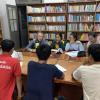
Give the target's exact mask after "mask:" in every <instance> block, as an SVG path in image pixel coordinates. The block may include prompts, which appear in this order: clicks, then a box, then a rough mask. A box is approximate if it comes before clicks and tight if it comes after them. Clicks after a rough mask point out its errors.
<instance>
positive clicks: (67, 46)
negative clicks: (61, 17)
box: [65, 43, 70, 51]
mask: <svg viewBox="0 0 100 100" xmlns="http://www.w3.org/2000/svg"><path fill="white" fill-rule="evenodd" d="M69 49H70V45H69V43H67V44H66V46H65V51H68V50H69Z"/></svg>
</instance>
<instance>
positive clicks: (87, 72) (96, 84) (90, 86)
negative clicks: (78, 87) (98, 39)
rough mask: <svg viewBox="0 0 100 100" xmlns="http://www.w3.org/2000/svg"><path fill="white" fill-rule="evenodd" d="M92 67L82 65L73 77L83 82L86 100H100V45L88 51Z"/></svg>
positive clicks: (94, 45)
mask: <svg viewBox="0 0 100 100" xmlns="http://www.w3.org/2000/svg"><path fill="white" fill-rule="evenodd" d="M88 55H89V62H90V65H82V66H80V67H79V68H78V69H76V70H75V71H74V72H73V77H74V78H75V79H76V80H78V81H80V82H82V86H83V92H84V100H100V44H92V45H90V47H89V49H88Z"/></svg>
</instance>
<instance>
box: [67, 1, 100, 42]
mask: <svg viewBox="0 0 100 100" xmlns="http://www.w3.org/2000/svg"><path fill="white" fill-rule="evenodd" d="M69 1H70V0H69ZM74 1H75V0H74ZM76 1H77V0H76ZM67 4H68V13H67V14H68V20H67V23H68V25H67V33H71V32H75V33H77V34H78V36H81V35H82V34H85V33H86V34H87V33H90V32H95V33H96V34H98V33H99V32H100V29H99V28H100V15H99V14H100V0H99V1H96V0H95V1H94V0H91V1H88V0H87V1H86V2H85V1H80V2H68V3H67ZM75 7H76V9H75ZM97 14H98V15H97ZM71 19H72V20H71ZM84 41H85V40H84Z"/></svg>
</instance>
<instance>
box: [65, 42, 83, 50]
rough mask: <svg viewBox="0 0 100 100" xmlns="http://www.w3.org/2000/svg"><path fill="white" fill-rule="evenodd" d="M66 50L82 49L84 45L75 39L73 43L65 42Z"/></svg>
mask: <svg viewBox="0 0 100 100" xmlns="http://www.w3.org/2000/svg"><path fill="white" fill-rule="evenodd" d="M65 50H66V51H84V46H83V45H82V43H81V42H80V41H76V42H75V43H67V44H66V47H65Z"/></svg>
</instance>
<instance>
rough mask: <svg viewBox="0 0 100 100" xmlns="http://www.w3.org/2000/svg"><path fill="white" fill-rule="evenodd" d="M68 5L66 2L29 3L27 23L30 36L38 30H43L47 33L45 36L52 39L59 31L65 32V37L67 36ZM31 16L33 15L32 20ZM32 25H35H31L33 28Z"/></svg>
mask: <svg viewBox="0 0 100 100" xmlns="http://www.w3.org/2000/svg"><path fill="white" fill-rule="evenodd" d="M66 5H67V4H66V3H46V4H33V5H28V6H27V16H28V18H27V24H28V33H29V38H32V37H30V34H31V36H32V33H33V35H35V34H36V33H37V32H38V31H41V32H43V33H44V35H45V34H46V35H45V38H46V39H47V40H50V41H51V40H53V39H54V37H55V35H56V34H57V33H60V34H63V35H64V37H66V32H67V30H66V23H67V22H66V21H67V20H66V18H67V11H66V7H67V6H66ZM35 10H37V11H35ZM30 16H31V17H32V19H31V20H30V19H29V18H31V17H30ZM58 19H60V20H58ZM42 20H43V21H42ZM30 25H33V27H32V26H31V27H32V28H31V29H30ZM40 25H42V26H40ZM39 27H43V28H42V29H41V28H39ZM43 29H44V30H43ZM47 35H48V36H47ZM50 35H51V37H50ZM53 36H54V37H53ZM33 37H34V36H33Z"/></svg>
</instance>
